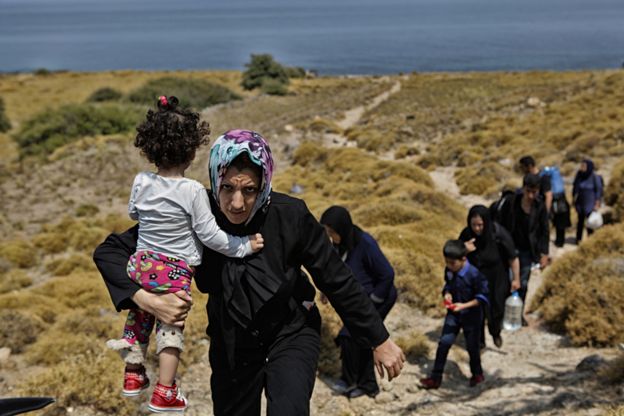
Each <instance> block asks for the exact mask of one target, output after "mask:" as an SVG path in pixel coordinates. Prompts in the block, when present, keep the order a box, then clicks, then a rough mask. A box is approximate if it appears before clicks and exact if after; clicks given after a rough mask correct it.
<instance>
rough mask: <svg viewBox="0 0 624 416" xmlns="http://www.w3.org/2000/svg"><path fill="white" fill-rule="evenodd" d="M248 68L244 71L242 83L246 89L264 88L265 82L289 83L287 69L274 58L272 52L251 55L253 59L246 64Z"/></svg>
mask: <svg viewBox="0 0 624 416" xmlns="http://www.w3.org/2000/svg"><path fill="white" fill-rule="evenodd" d="M245 67H247V69H246V70H245V72H243V80H242V81H241V85H242V87H243V88H244V89H246V90H254V89H256V88H262V87H263V86H264V85H265V83H267V82H270V83H272V84H275V85H278V84H279V85H282V86H283V88H286V86H287V85H288V75H287V73H286V69H285V68H284V67H283V66H282V65H281V64H279V63H278V62H277V61H275V60H274V59H273V56H271V55H270V54H260V55H254V54H252V55H251V61H249V63H247V64H245Z"/></svg>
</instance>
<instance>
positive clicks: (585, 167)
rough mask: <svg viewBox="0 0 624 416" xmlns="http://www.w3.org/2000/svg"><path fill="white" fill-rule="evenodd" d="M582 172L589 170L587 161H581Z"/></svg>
mask: <svg viewBox="0 0 624 416" xmlns="http://www.w3.org/2000/svg"><path fill="white" fill-rule="evenodd" d="M579 170H580V171H581V172H587V163H585V162H581V167H580V168H579Z"/></svg>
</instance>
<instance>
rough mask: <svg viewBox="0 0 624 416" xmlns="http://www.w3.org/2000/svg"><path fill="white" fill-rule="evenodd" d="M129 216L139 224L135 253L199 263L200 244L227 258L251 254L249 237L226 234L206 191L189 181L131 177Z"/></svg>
mask: <svg viewBox="0 0 624 416" xmlns="http://www.w3.org/2000/svg"><path fill="white" fill-rule="evenodd" d="M128 214H129V215H130V218H132V219H133V220H138V221H139V240H138V243H137V250H152V251H156V252H158V253H162V254H165V255H169V256H172V257H177V258H180V259H182V260H184V261H186V262H187V263H188V264H189V265H190V266H197V265H199V264H200V263H201V257H202V248H203V246H202V243H203V244H205V245H206V247H209V248H211V249H212V250H215V251H218V252H219V253H222V254H224V255H226V256H228V257H245V256H247V255H249V254H251V253H252V250H251V243H250V242H249V238H248V237H236V236H233V235H230V234H227V233H226V232H225V231H223V230H221V229H220V228H219V226H218V225H217V222H216V220H215V217H214V215H213V214H212V211H211V210H210V202H209V201H208V194H207V192H206V189H205V188H204V186H203V185H202V184H200V183H199V182H197V181H195V180H193V179H188V178H167V177H163V176H160V175H157V174H155V173H152V172H141V173H139V174H138V175H137V176H136V177H135V178H134V184H133V185H132V192H131V194H130V201H129V203H128Z"/></svg>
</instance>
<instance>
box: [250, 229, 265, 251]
mask: <svg viewBox="0 0 624 416" xmlns="http://www.w3.org/2000/svg"><path fill="white" fill-rule="evenodd" d="M249 243H250V244H251V251H253V252H254V253H255V252H258V251H260V250H262V249H263V248H264V238H262V234H260V233H257V234H252V235H250V236H249Z"/></svg>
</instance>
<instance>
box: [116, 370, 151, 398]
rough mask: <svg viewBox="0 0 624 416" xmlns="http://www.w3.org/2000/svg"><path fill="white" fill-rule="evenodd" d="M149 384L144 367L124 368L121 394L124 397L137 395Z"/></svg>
mask: <svg viewBox="0 0 624 416" xmlns="http://www.w3.org/2000/svg"><path fill="white" fill-rule="evenodd" d="M149 385H150V381H149V378H147V375H146V374H145V367H141V368H140V369H139V370H128V369H126V370H125V371H124V384H123V391H122V392H121V394H122V395H124V396H126V397H133V396H138V395H139V394H141V392H142V391H143V390H145V389H146V388H148V387H149Z"/></svg>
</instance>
